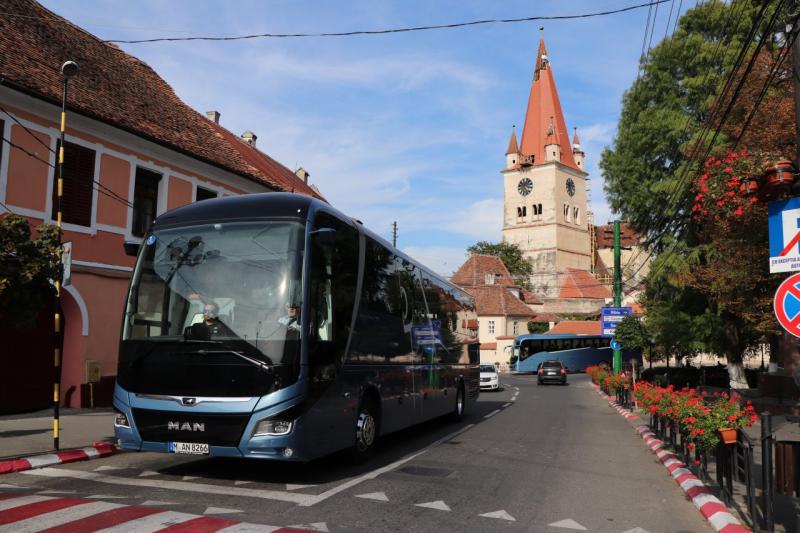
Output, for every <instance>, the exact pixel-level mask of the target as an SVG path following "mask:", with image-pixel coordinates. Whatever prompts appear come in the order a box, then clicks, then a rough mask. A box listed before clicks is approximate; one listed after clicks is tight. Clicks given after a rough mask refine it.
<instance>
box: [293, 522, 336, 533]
mask: <svg viewBox="0 0 800 533" xmlns="http://www.w3.org/2000/svg"><path fill="white" fill-rule="evenodd" d="M289 527H294V528H297V529H310V530H311V531H324V532H325V533H328V532H329V531H330V530H329V529H328V524H326V523H325V522H312V523H311V524H297V525H296V526H289Z"/></svg>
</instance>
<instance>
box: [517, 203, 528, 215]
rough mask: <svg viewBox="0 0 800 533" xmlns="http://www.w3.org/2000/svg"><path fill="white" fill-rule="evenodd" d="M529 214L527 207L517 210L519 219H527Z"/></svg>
mask: <svg viewBox="0 0 800 533" xmlns="http://www.w3.org/2000/svg"><path fill="white" fill-rule="evenodd" d="M527 214H528V208H527V207H526V206H524V205H523V206H521V207H518V208H517V218H525V217H526V216H527Z"/></svg>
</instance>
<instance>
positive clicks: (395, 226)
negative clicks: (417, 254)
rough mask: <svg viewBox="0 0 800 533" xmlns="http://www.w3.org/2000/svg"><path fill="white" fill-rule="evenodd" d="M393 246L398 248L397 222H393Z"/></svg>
mask: <svg viewBox="0 0 800 533" xmlns="http://www.w3.org/2000/svg"><path fill="white" fill-rule="evenodd" d="M392 246H394V247H395V248H397V221H396V220H395V221H394V222H392Z"/></svg>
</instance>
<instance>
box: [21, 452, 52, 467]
mask: <svg viewBox="0 0 800 533" xmlns="http://www.w3.org/2000/svg"><path fill="white" fill-rule="evenodd" d="M25 460H26V461H28V462H29V463H30V464H31V467H33V468H36V467H39V466H44V465H52V464H55V463H60V462H61V459H59V457H58V456H57V455H56V454H54V453H47V454H44V455H37V456H36V457H28V458H26V459H25Z"/></svg>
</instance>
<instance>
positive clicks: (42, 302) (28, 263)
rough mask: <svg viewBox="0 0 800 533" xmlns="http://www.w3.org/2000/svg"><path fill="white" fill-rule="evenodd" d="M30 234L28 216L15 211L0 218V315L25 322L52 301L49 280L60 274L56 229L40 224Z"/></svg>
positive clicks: (30, 319) (30, 322)
mask: <svg viewBox="0 0 800 533" xmlns="http://www.w3.org/2000/svg"><path fill="white" fill-rule="evenodd" d="M36 233H37V235H36V236H33V235H31V227H30V224H29V223H28V220H27V219H26V218H24V217H21V216H18V215H7V216H5V217H3V218H1V219H0V317H2V319H3V321H4V322H6V323H12V324H15V325H18V326H27V325H30V324H32V323H34V322H35V321H36V319H37V317H38V316H39V313H40V312H41V311H42V309H44V307H45V306H46V305H48V304H50V303H52V302H53V297H54V294H55V293H54V289H53V285H52V283H51V282H50V280H51V279H55V278H56V277H57V276H58V275H59V269H60V263H59V258H58V253H57V252H58V231H57V229H56V227H55V226H52V225H48V224H43V225H41V226H39V227H38V228H36Z"/></svg>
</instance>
